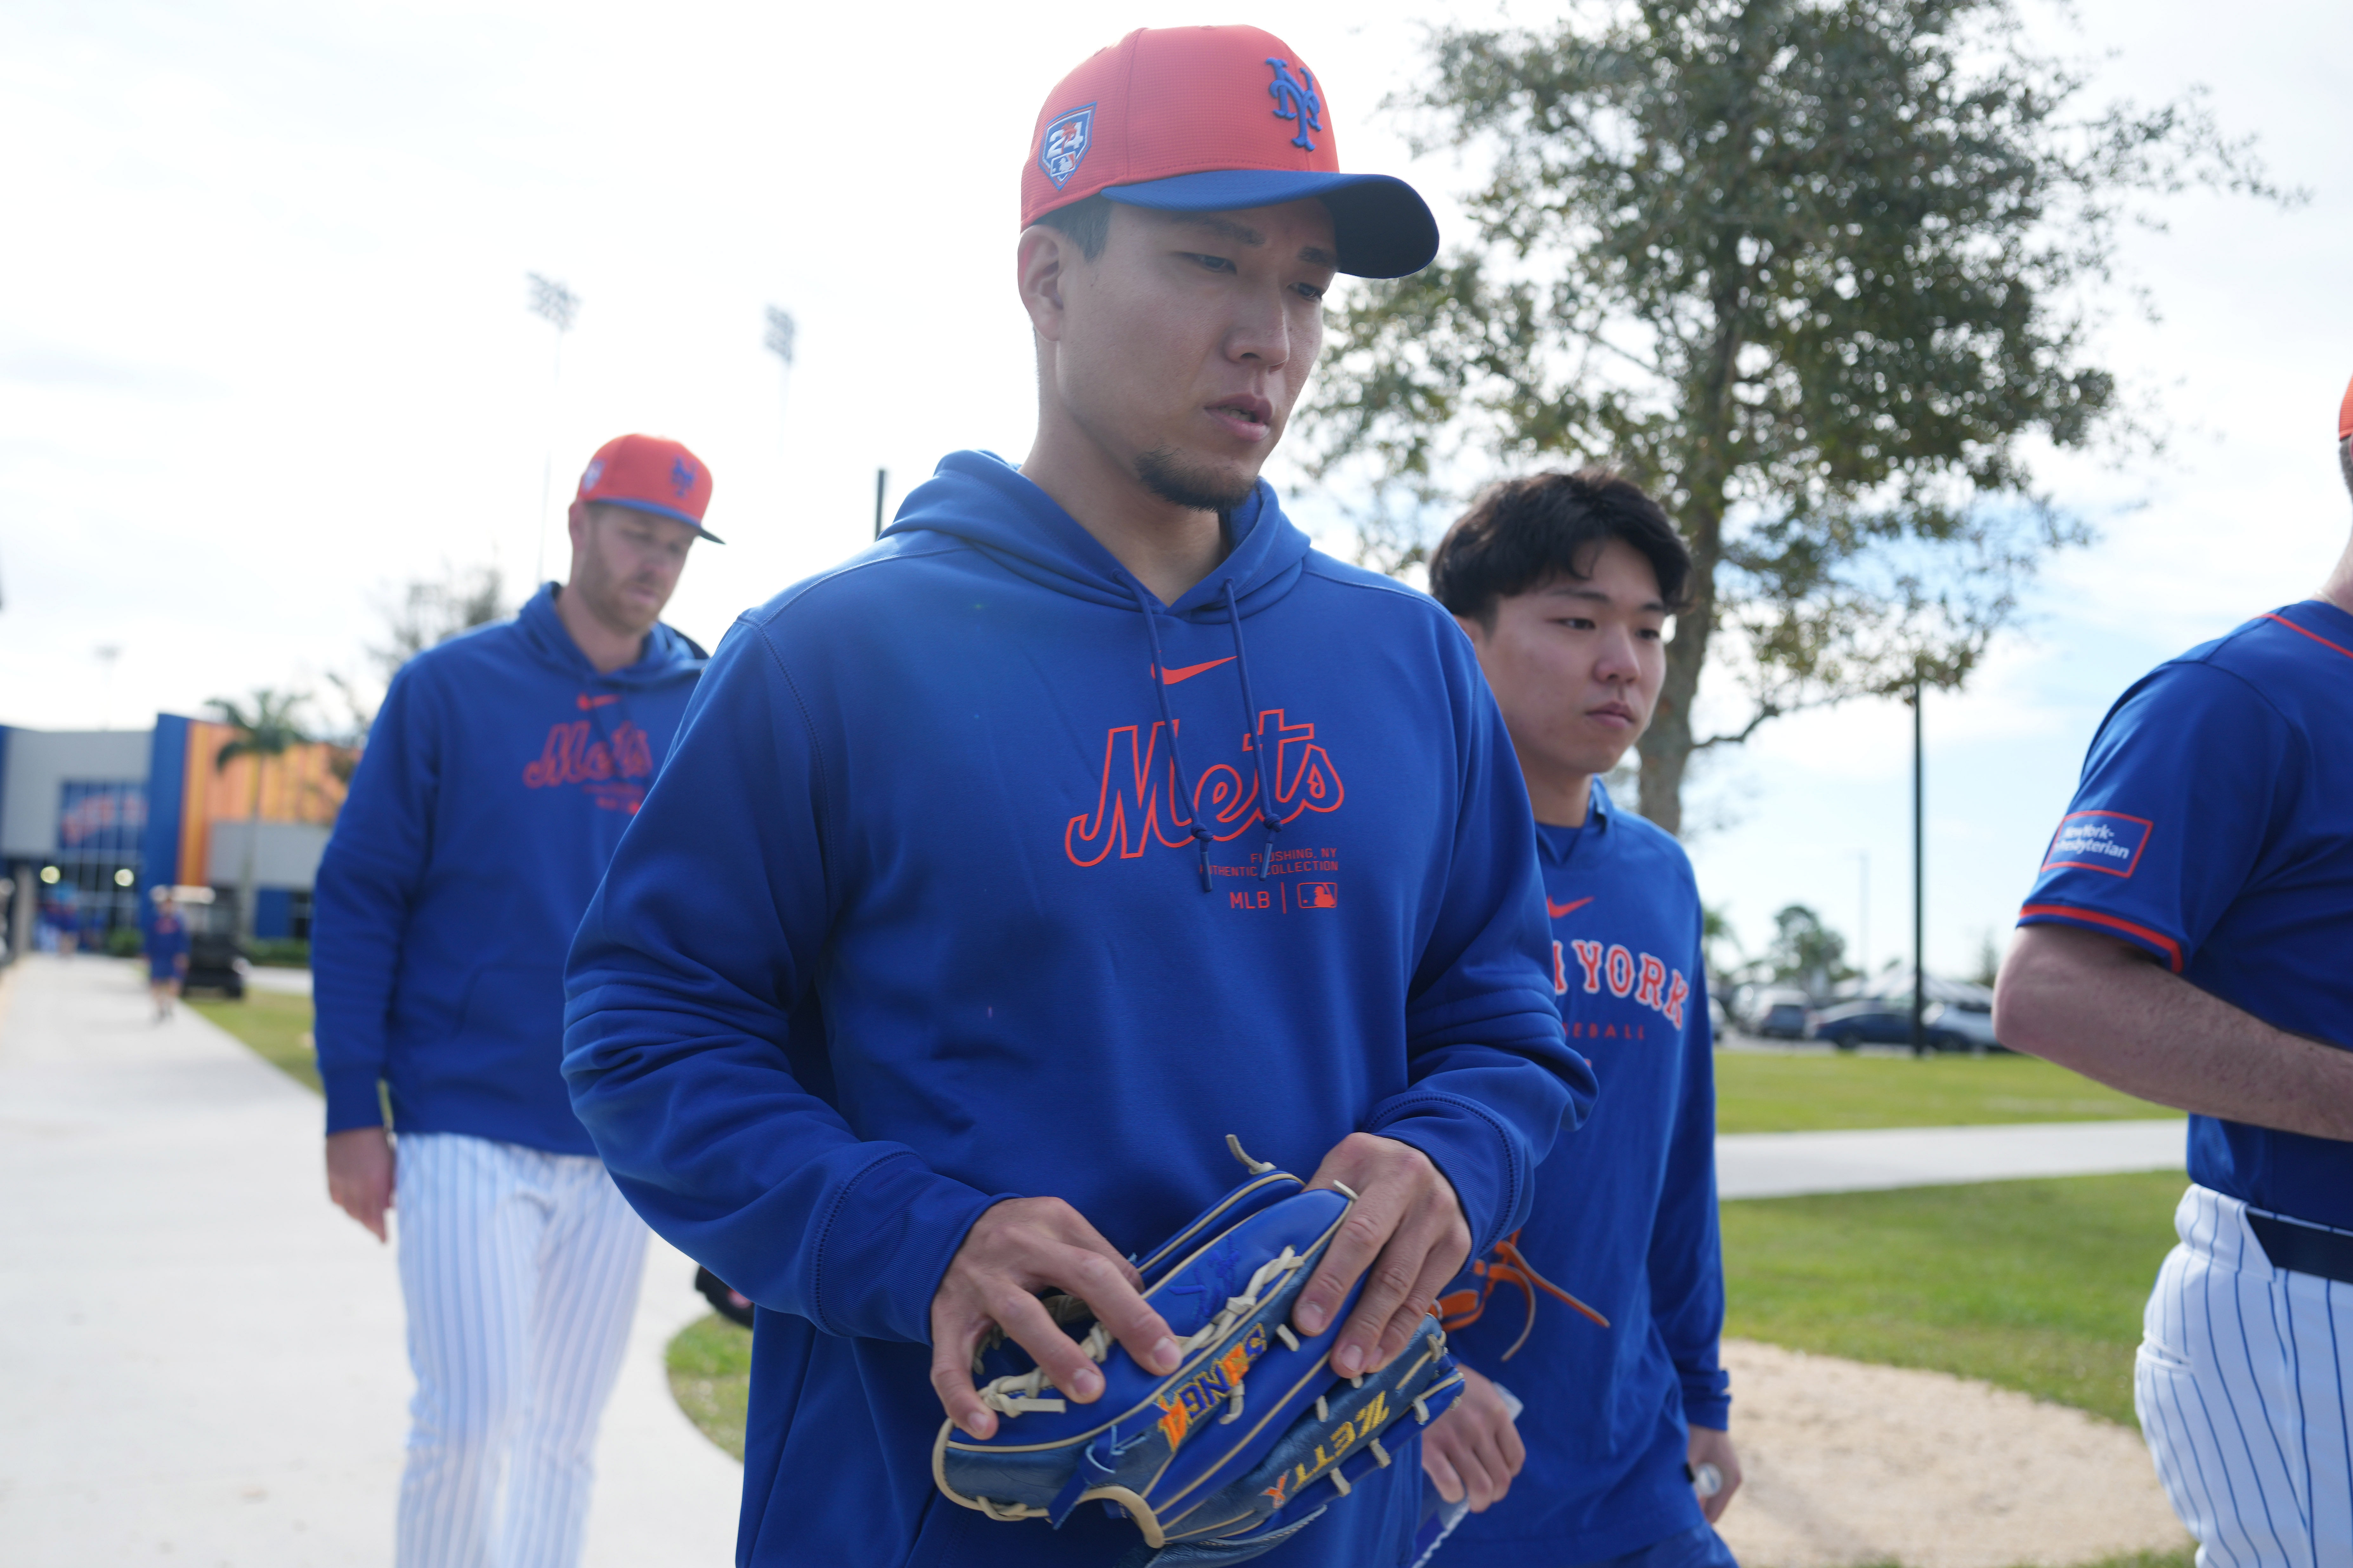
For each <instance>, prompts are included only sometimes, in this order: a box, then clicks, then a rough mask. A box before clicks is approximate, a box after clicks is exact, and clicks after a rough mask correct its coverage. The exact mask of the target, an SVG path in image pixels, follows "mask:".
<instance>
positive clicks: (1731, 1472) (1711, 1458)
mask: <svg viewBox="0 0 2353 1568" xmlns="http://www.w3.org/2000/svg"><path fill="white" fill-rule="evenodd" d="M1449 1414H1450V1415H1451V1412H1449ZM1443 1419H1444V1417H1443V1416H1441V1417H1440V1420H1443ZM1430 1425H1431V1426H1436V1425H1437V1422H1432V1423H1430ZM1687 1452H1688V1454H1689V1457H1690V1461H1691V1468H1692V1473H1693V1474H1694V1475H1697V1474H1698V1473H1699V1468H1700V1467H1701V1466H1702V1465H1714V1466H1715V1469H1716V1473H1717V1474H1718V1475H1720V1476H1722V1477H1723V1478H1724V1486H1723V1488H1722V1489H1720V1490H1719V1491H1717V1493H1716V1494H1715V1496H1714V1497H1704V1498H1702V1499H1700V1500H1699V1510H1700V1512H1702V1513H1704V1514H1705V1515H1707V1521H1708V1523H1710V1524H1714V1523H1715V1521H1717V1520H1719V1519H1722V1518H1723V1517H1724V1510H1725V1509H1727V1508H1729V1507H1730V1506H1731V1505H1732V1494H1733V1493H1735V1492H1736V1491H1738V1490H1739V1489H1740V1456H1739V1455H1737V1454H1736V1453H1734V1452H1733V1451H1732V1434H1730V1433H1729V1432H1719V1431H1717V1430H1715V1428H1714V1427H1712V1426H1694V1427H1693V1428H1692V1429H1691V1447H1690V1448H1689V1449H1688V1450H1687Z"/></svg>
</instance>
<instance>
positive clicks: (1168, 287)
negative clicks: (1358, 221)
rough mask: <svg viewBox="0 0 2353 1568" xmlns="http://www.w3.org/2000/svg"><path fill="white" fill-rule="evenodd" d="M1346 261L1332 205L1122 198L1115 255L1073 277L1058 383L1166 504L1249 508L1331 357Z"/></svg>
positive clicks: (1108, 451)
mask: <svg viewBox="0 0 2353 1568" xmlns="http://www.w3.org/2000/svg"><path fill="white" fill-rule="evenodd" d="M1069 250H1070V252H1071V256H1072V257H1073V258H1075V257H1076V254H1077V247H1075V246H1071V247H1069ZM1335 260H1336V247H1335V241H1334V239H1333V237H1332V215H1331V214H1330V213H1329V212H1327V211H1325V210H1324V204H1323V203H1322V202H1318V201H1297V202H1290V203H1286V204H1285V205H1282V206H1276V207H1253V208H1251V209H1250V210H1248V211H1245V212H1234V213H1219V214H1212V215H1200V214H1188V213H1162V212H1154V211H1151V210H1149V209H1147V208H1142V207H1129V206H1118V205H1114V206H1113V209H1112V221H1111V233H1110V236H1109V238H1108V239H1107V241H1106V242H1105V244H1104V247H1103V253H1102V254H1101V255H1100V256H1098V257H1097V258H1095V259H1094V260H1093V261H1092V262H1088V261H1076V262H1075V264H1074V266H1073V267H1072V268H1071V269H1068V270H1066V271H1065V272H1064V273H1063V275H1062V284H1061V290H1060V292H1061V299H1062V304H1063V309H1062V311H1061V312H1060V318H1059V320H1058V321H1057V322H1056V323H1055V330H1053V331H1050V336H1052V338H1053V339H1054V342H1055V344H1056V349H1055V353H1054V356H1053V361H1052V368H1051V374H1052V376H1053V378H1054V383H1055V384H1054V387H1053V388H1051V389H1050V392H1053V393H1058V394H1059V395H1060V400H1061V402H1062V404H1063V405H1064V407H1065V408H1066V409H1067V410H1068V412H1069V414H1070V416H1071V419H1072V420H1073V421H1074V422H1075V423H1076V424H1077V426H1079V428H1080V429H1081V431H1082V433H1083V434H1084V435H1085V437H1087V438H1088V439H1090V440H1091V441H1092V442H1093V443H1094V444H1095V446H1097V447H1099V448H1101V449H1102V450H1103V453H1104V454H1105V456H1107V457H1108V458H1111V459H1112V461H1113V462H1114V463H1115V464H1117V465H1119V466H1121V467H1123V468H1128V469H1131V470H1133V471H1134V473H1135V475H1136V477H1137V479H1139V480H1140V481H1141V482H1142V483H1143V484H1144V486H1145V488H1146V489H1149V490H1151V491H1152V492H1153V493H1154V494H1155V495H1157V496H1159V497H1160V498H1161V499H1162V500H1167V501H1172V502H1174V503H1176V504H1177V505H1180V506H1186V507H1190V508H1193V509H1195V510H1202V511H1212V510H1227V509H1229V508H1231V507H1233V506H1236V505H1238V504H1239V503H1240V501H1242V500H1244V499H1245V498H1247V497H1248V496H1249V494H1250V487H1251V486H1252V485H1253V484H1255V483H1256V482H1257V479H1258V472H1259V469H1260V468H1261V467H1262V466H1263V465H1264V464H1265V462H1266V459H1267V455H1268V454H1269V453H1271V452H1272V451H1273V450H1274V445H1275V443H1276V442H1277V441H1280V440H1281V439H1282V431H1283V427H1284V426H1285V425H1286V424H1288V423H1289V421H1290V418H1291V409H1292V405H1293V404H1294V403H1296V402H1298V400H1299V394H1300V391H1301V389H1302V388H1303V387H1304V386H1305V385H1306V384H1307V376H1308V373H1309V372H1311V371H1312V370H1314V367H1315V356H1316V354H1317V353H1320V352H1321V351H1322V349H1323V346H1324V293H1325V291H1326V290H1327V289H1330V288H1331V286H1332V278H1333V273H1334V265H1335ZM1041 330H1044V329H1043V328H1042V326H1041Z"/></svg>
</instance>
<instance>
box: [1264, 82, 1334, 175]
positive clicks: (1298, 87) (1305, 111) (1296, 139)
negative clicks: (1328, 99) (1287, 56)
mask: <svg viewBox="0 0 2353 1568" xmlns="http://www.w3.org/2000/svg"><path fill="white" fill-rule="evenodd" d="M1266 63H1267V64H1269V65H1271V66H1272V67H1273V68H1274V80H1273V82H1272V83H1271V84H1270V85H1269V86H1268V88H1267V89H1266V91H1267V96H1268V97H1270V98H1271V99H1273V100H1274V117H1275V118H1276V119H1277V120H1292V121H1298V124H1299V134H1298V135H1296V136H1293V138H1292V139H1291V144H1292V145H1293V147H1303V148H1305V149H1306V150H1307V151H1308V152H1310V153H1313V152H1314V151H1315V143H1314V142H1310V141H1309V140H1307V133H1308V132H1310V131H1321V130H1323V129H1324V121H1323V114H1324V100H1323V99H1322V98H1320V97H1318V96H1317V95H1316V91H1315V73H1314V71H1312V70H1309V69H1308V68H1306V67H1305V66H1301V67H1300V68H1299V74H1300V75H1301V76H1303V77H1304V78H1306V82H1305V84H1304V85H1302V84H1301V83H1300V82H1297V81H1294V80H1293V79H1292V76H1291V62H1290V61H1289V60H1278V59H1270V60H1268V61H1267V62H1266Z"/></svg>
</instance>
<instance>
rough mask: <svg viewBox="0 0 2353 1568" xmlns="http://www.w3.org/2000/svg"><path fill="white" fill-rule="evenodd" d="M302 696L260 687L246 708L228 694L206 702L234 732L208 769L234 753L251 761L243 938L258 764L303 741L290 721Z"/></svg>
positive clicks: (250, 900)
mask: <svg viewBox="0 0 2353 1568" xmlns="http://www.w3.org/2000/svg"><path fill="white" fill-rule="evenodd" d="M308 700H310V699H309V698H308V697H307V696H306V695H305V694H303V693H301V692H278V691H273V690H271V689H269V688H268V687H266V686H265V687H262V688H260V689H258V690H256V691H255V692H254V694H253V701H252V705H251V706H250V707H248V706H246V705H245V704H243V703H240V702H238V701H237V700H235V699H234V698H228V697H216V698H214V699H212V700H210V701H209V702H208V703H206V707H209V708H210V709H211V710H213V713H214V716H215V721H216V722H218V723H221V724H225V725H227V726H228V728H229V729H230V730H232V731H235V733H234V734H233V735H232V736H231V737H230V739H229V741H228V742H227V744H226V745H224V746H222V747H221V749H220V750H219V751H217V752H214V753H213V771H214V772H215V773H221V772H224V771H226V770H227V767H228V765H229V763H232V762H235V761H236V760H237V758H239V757H251V758H252V759H253V805H252V809H251V810H250V811H248V813H247V816H246V826H245V870H244V874H243V875H242V876H240V877H239V878H238V879H237V931H238V934H240V935H242V936H245V937H248V938H249V937H251V936H252V935H253V915H254V886H253V852H254V847H255V845H256V844H257V843H258V842H259V839H260V837H261V764H262V762H263V760H264V759H266V758H269V757H282V756H284V755H285V754H286V753H287V752H289V751H290V750H291V749H292V748H294V747H296V746H299V745H301V743H302V742H304V741H305V740H306V739H308V737H307V736H305V735H304V734H303V733H302V727H301V723H300V722H299V721H297V719H296V715H297V714H298V713H299V712H300V711H301V708H302V704H303V703H305V702H307V701H308Z"/></svg>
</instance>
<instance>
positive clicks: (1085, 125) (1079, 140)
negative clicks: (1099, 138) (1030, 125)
mask: <svg viewBox="0 0 2353 1568" xmlns="http://www.w3.org/2000/svg"><path fill="white" fill-rule="evenodd" d="M1094 125H1095V106H1094V105H1093V104H1092V103H1090V104H1088V105H1087V106H1086V107H1085V108H1084V109H1073V110H1071V111H1070V112H1069V113H1068V114H1065V115H1063V116H1062V117H1061V118H1060V119H1059V120H1057V121H1054V122H1053V123H1052V124H1050V125H1049V126H1047V127H1046V135H1045V139H1044V140H1043V141H1042V142H1040V143H1039V148H1038V166H1039V168H1041V169H1043V170H1045V171H1046V177H1047V178H1048V179H1050V180H1051V181H1053V182H1054V188H1055V189H1056V190H1058V191H1059V190H1060V189H1061V188H1062V187H1063V186H1064V185H1066V184H1070V183H1071V175H1072V174H1077V173H1078V172H1079V164H1080V163H1082V162H1083V161H1084V160H1085V158H1086V155H1087V147H1088V145H1089V144H1090V143H1091V142H1092V141H1093V132H1094Z"/></svg>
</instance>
